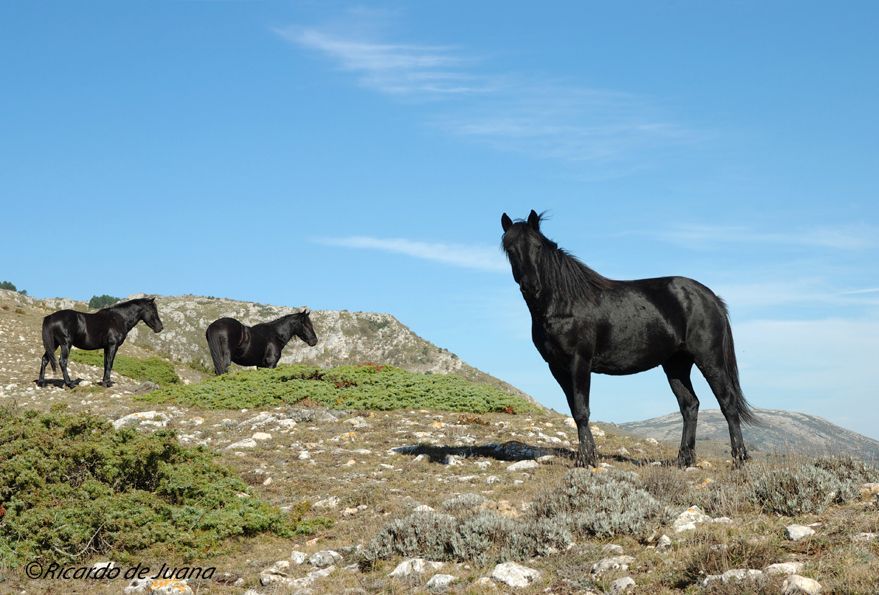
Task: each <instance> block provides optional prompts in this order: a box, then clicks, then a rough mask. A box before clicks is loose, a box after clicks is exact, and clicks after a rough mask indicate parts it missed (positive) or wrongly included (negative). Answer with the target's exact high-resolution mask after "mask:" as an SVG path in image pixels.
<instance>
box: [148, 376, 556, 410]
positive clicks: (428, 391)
mask: <svg viewBox="0 0 879 595" xmlns="http://www.w3.org/2000/svg"><path fill="white" fill-rule="evenodd" d="M139 398H140V399H142V400H144V401H149V402H153V403H177V404H179V405H187V406H195V407H202V408H206V409H241V408H254V407H266V406H271V405H278V404H283V403H288V404H292V403H297V402H299V401H302V400H303V399H309V400H311V401H312V402H316V403H320V404H322V405H325V406H327V407H331V408H336V409H375V410H381V411H388V410H393V409H435V410H441V411H458V412H471V413H488V412H508V413H527V412H538V411H539V408H538V407H536V406H535V405H533V404H531V403H529V402H528V401H526V400H525V399H523V398H520V397H516V396H513V395H510V394H509V393H506V392H503V391H501V390H499V389H497V388H494V387H492V386H487V385H484V384H476V383H474V382H470V381H468V380H465V379H463V378H461V377H459V376H455V375H452V374H448V375H446V374H418V373H414V372H407V371H405V370H401V369H400V368H394V367H392V366H377V365H363V366H339V367H337V368H331V369H329V370H322V369H320V368H314V367H310V366H282V367H279V368H276V369H272V370H268V369H262V370H248V371H243V372H238V373H233V374H227V375H223V376H219V377H215V378H211V379H209V380H206V381H204V382H201V383H199V384H193V385H187V386H183V385H177V386H168V387H166V388H163V389H160V390H158V391H155V392H152V393H149V394H147V395H143V396H141V397H139Z"/></svg>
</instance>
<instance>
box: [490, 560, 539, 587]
mask: <svg viewBox="0 0 879 595" xmlns="http://www.w3.org/2000/svg"><path fill="white" fill-rule="evenodd" d="M491 578H493V579H494V580H496V581H499V582H502V583H504V584H505V585H508V586H510V587H515V588H522V587H527V586H528V585H530V584H531V583H533V582H535V581H538V580H540V571H538V570H535V569H533V568H528V567H527V566H522V565H521V564H517V563H516V562H504V563H502V564H498V565H497V566H495V567H494V570H492V571H491Z"/></svg>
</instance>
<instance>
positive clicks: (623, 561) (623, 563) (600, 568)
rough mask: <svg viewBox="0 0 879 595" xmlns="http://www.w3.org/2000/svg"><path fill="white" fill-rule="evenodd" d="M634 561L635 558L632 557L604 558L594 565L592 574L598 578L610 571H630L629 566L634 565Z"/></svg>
mask: <svg viewBox="0 0 879 595" xmlns="http://www.w3.org/2000/svg"><path fill="white" fill-rule="evenodd" d="M620 549H622V548H620ZM634 561H635V558H633V557H632V556H613V557H611V558H603V559H601V560H599V561H598V562H596V563H595V564H593V565H592V574H594V575H596V576H598V575H600V574H604V573H605V572H607V571H608V570H628V569H629V564H632V563H633V562H634Z"/></svg>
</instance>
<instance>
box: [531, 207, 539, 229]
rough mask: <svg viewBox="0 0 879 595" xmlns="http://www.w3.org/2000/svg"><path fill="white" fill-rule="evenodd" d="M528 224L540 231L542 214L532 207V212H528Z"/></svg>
mask: <svg viewBox="0 0 879 595" xmlns="http://www.w3.org/2000/svg"><path fill="white" fill-rule="evenodd" d="M528 225H530V226H531V227H532V228H533V229H534V231H540V215H538V214H537V211H535V210H534V209H531V212H530V213H529V214H528Z"/></svg>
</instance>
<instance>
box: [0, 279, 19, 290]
mask: <svg viewBox="0 0 879 595" xmlns="http://www.w3.org/2000/svg"><path fill="white" fill-rule="evenodd" d="M0 289H8V290H9V291H18V290H17V289H16V288H15V283H13V282H12V281H0Z"/></svg>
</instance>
